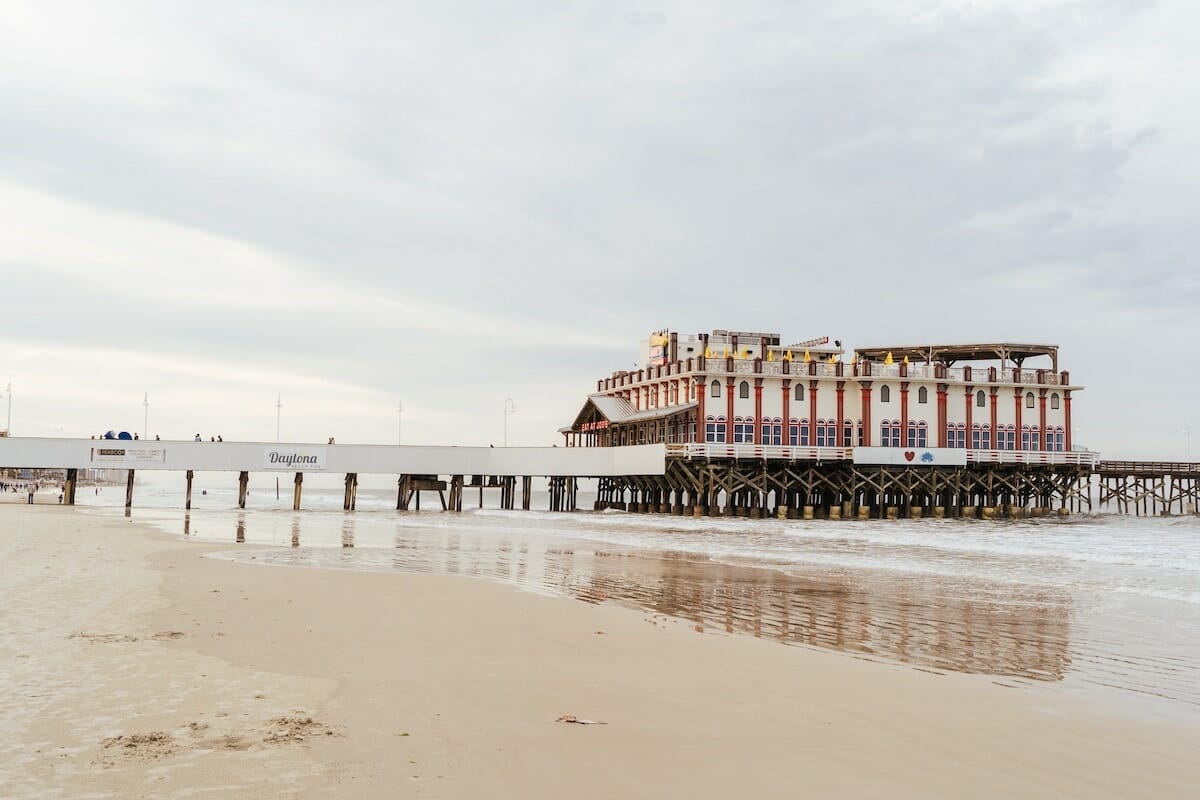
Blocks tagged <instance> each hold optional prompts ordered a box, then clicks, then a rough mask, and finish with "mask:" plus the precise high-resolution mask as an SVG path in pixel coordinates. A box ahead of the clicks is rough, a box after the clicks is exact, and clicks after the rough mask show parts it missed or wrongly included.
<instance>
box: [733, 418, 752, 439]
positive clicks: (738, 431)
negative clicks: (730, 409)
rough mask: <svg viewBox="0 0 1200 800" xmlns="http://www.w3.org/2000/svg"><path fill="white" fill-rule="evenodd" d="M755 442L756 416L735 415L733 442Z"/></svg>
mask: <svg viewBox="0 0 1200 800" xmlns="http://www.w3.org/2000/svg"><path fill="white" fill-rule="evenodd" d="M753 442H754V417H734V418H733V443H734V444H753Z"/></svg>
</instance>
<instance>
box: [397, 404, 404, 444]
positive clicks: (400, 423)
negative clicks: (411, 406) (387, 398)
mask: <svg viewBox="0 0 1200 800" xmlns="http://www.w3.org/2000/svg"><path fill="white" fill-rule="evenodd" d="M403 443H404V401H403V400H401V401H400V402H399V403H397V404H396V444H397V445H400V444H403Z"/></svg>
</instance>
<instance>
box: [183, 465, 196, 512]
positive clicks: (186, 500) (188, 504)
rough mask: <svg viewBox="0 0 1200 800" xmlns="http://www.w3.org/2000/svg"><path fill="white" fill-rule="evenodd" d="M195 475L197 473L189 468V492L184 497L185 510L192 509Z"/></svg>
mask: <svg viewBox="0 0 1200 800" xmlns="http://www.w3.org/2000/svg"><path fill="white" fill-rule="evenodd" d="M194 475H195V473H193V472H192V470H190V469H189V470H188V471H187V493H186V494H185V495H184V498H183V508H184V510H185V511H191V510H192V478H193V477H194Z"/></svg>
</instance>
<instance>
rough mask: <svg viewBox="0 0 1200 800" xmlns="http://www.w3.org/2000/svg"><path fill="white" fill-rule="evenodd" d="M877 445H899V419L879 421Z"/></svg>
mask: <svg viewBox="0 0 1200 800" xmlns="http://www.w3.org/2000/svg"><path fill="white" fill-rule="evenodd" d="M879 446H880V447H899V446H900V420H898V419H893V420H890V421H889V420H886V419H885V420H883V421H882V422H880V423H879Z"/></svg>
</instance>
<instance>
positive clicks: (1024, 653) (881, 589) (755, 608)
mask: <svg viewBox="0 0 1200 800" xmlns="http://www.w3.org/2000/svg"><path fill="white" fill-rule="evenodd" d="M354 533H355V531H354V522H353V520H352V519H347V520H345V521H344V522H343V524H342V526H341V544H342V547H343V548H353V547H354ZM244 540H245V524H244V520H242V519H241V518H239V520H238V525H237V534H236V541H237V542H239V543H240V542H243V541H244ZM556 544H559V545H562V544H563V543H562V542H558V543H556ZM300 545H301V537H300V522H299V520H295V521H293V522H292V525H291V547H292V548H299V547H300ZM333 552H334V551H331V550H330V549H329V548H328V547H325V548H320V547H318V548H309V549H306V550H301V551H299V552H296V551H289V550H280V551H274V552H269V553H259V554H258V557H259V560H260V561H267V562H268V563H269V562H270V561H272V560H277V561H279V562H281V563H283V562H287V563H295V562H296V558H297V556H299V557H300V558H302V559H303V560H304V561H305V562H306V563H309V564H312V565H314V566H321V565H324V564H327V565H328V566H335V565H337V566H345V562H344V561H337V559H340V556H337V557H335V556H334V555H332V553H333ZM355 559H356V564H358V565H359V566H361V567H362V568H366V569H387V568H391V569H397V570H403V571H406V572H428V573H437V574H447V575H471V576H480V577H488V578H493V579H496V580H500V581H504V582H507V583H512V584H516V585H519V586H522V587H526V588H533V589H537V590H541V591H553V592H555V593H561V594H564V595H567V596H570V597H575V598H578V599H580V600H583V601H586V602H591V603H599V602H606V601H613V602H618V603H621V604H623V605H626V606H631V607H634V608H638V609H642V610H644V611H648V612H652V613H656V614H663V615H667V616H670V617H675V618H678V619H683V620H687V621H689V622H690V623H691V624H692V625H693V626H695V627H696V629H697V630H698V631H718V632H724V633H729V634H743V635H751V636H755V637H760V638H769V639H774V640H776V641H779V642H782V643H784V644H801V645H811V646H815V647H823V648H830V649H835V650H842V651H849V652H853V653H858V654H861V655H864V656H867V657H875V658H884V659H893V660H897V661H902V662H907V663H911V664H916V665H920V666H923V667H926V668H932V669H937V670H950V671H957V672H972V673H986V674H994V675H1008V676H1013V677H1020V678H1027V679H1032V680H1039V681H1058V680H1062V678H1063V676H1064V675H1065V673H1066V672H1067V670H1068V668H1069V666H1070V656H1069V653H1068V645H1069V636H1070V620H1069V617H1070V610H1071V599H1070V596H1069V595H1067V594H1065V593H1062V592H1059V591H1056V590H1054V589H1049V588H1044V587H1030V588H1029V589H1028V590H1025V591H1023V592H1021V593H1020V595H1019V596H1015V592H1014V589H1013V587H1012V586H1004V585H999V584H987V583H985V582H981V581H978V580H975V581H971V582H969V583H967V582H962V581H956V580H953V579H948V578H945V577H939V576H928V575H925V576H915V575H911V574H908V575H893V574H890V573H883V572H874V573H865V572H861V573H860V572H853V573H849V574H846V575H832V576H831V575H829V574H819V573H817V572H813V573H812V574H811V575H795V574H786V573H783V572H780V571H777V570H774V569H769V568H764V567H750V566H732V565H728V564H721V563H717V562H713V561H709V560H707V559H705V558H703V557H699V556H695V555H689V554H680V553H670V552H667V553H655V552H647V551H639V550H616V549H613V550H595V549H594V547H593V545H591V544H583V543H577V544H576V545H575V547H571V546H569V543H568V546H556V547H550V546H546V545H545V544H543V543H542V542H541V541H540V540H538V539H536V538H530V539H528V540H526V539H524V537H521V536H518V535H505V534H499V533H479V534H474V533H472V534H463V533H460V532H450V531H440V532H436V533H435V532H430V531H422V530H419V529H411V528H401V529H399V530H398V531H397V532H396V534H395V537H394V539H393V546H392V547H391V548H390V549H385V548H378V547H359V548H357V549H356V551H355ZM335 562H337V563H335ZM793 569H794V567H793Z"/></svg>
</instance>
